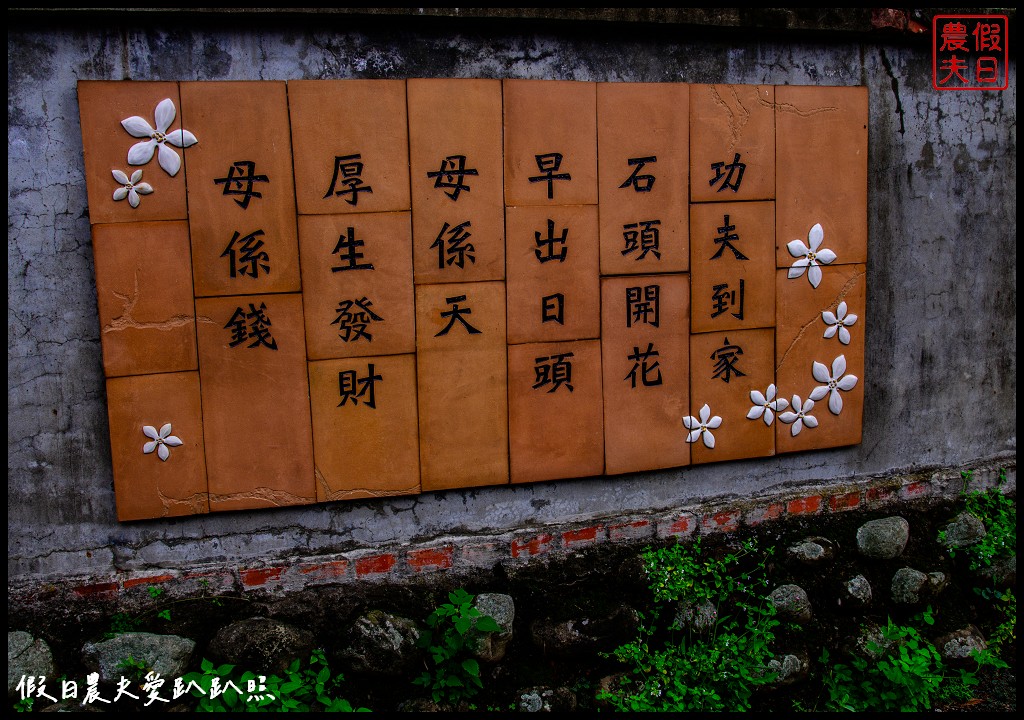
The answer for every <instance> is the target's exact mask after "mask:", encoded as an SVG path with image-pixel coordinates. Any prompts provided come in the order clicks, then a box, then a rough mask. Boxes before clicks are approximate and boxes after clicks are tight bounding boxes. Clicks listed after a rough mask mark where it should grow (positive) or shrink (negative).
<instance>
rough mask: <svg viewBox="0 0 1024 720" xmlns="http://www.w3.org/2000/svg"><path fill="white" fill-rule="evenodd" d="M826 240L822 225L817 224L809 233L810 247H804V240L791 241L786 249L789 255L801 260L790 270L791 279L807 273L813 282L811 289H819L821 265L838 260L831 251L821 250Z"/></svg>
mask: <svg viewBox="0 0 1024 720" xmlns="http://www.w3.org/2000/svg"><path fill="white" fill-rule="evenodd" d="M824 238H825V231H824V230H822V229H821V224H820V223H815V224H814V227H812V228H811V231H810V232H809V233H807V241H808V242H809V243H810V244H811V246H810V247H807V246H806V245H804V242H803V240H791V241H790V243H789V244H788V245H786V248H787V249H788V250H789V254H790V255H792V256H793V257H795V258H799V260H797V261H796V262H795V263H793V266H792V267H791V268H790V269H789V279H790V280H792V279H793V278H798V277H800V276H801V275H803V274H804V270H806V271H807V279H808V280H810V281H811V287H814V288H816V287H818V283H820V282H821V268H820V267H819V263H820V264H821V265H828V264H829V263H830V262H832V261H833V260H835V259H836V254H835V253H834V252H832V251H831V250H829V249H827V248H826V249H824V250H819V249H818V248H820V247H821V241H822V240H823V239H824Z"/></svg>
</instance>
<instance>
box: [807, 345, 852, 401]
mask: <svg viewBox="0 0 1024 720" xmlns="http://www.w3.org/2000/svg"><path fill="white" fill-rule="evenodd" d="M845 372H846V356H845V355H840V356H839V357H837V358H836V359H835V360H833V361H832V374H831V375H829V374H828V368H827V367H825V366H824V365H823V364H822V363H820V362H817V361H815V363H814V366H813V369H812V370H811V374H813V375H814V379H815V380H817V381H818V382H820V383H825V384H824V385H819V386H818V387H816V388H814V389H813V390H811V400H821V399H822V398H823V397H825V396H826V395H828V396H829V397H828V409H829V410H831V411H832V414H833V415H838V414H839V413H841V412H842V411H843V396H842V395H840V394H839V391H840V390H843V391H848V390H853V388H854V386H855V385H856V384H857V376H856V375H844V374H843V373H845Z"/></svg>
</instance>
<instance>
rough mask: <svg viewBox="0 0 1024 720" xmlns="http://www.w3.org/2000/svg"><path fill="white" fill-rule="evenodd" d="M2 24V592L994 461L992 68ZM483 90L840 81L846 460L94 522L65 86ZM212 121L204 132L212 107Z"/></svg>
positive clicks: (85, 270)
mask: <svg viewBox="0 0 1024 720" xmlns="http://www.w3.org/2000/svg"><path fill="white" fill-rule="evenodd" d="M47 20H48V21H49V22H47V23H46V24H45V26H44V25H42V24H38V23H37V24H35V25H33V24H29V23H25V24H17V23H16V24H15V27H14V28H13V29H11V30H9V31H8V421H9V424H8V500H9V510H8V545H9V550H8V568H9V574H10V578H11V580H16V579H23V580H29V579H32V578H35V579H46V578H56V577H60V576H76V577H77V576H87V575H91V574H107V573H110V572H112V571H114V570H135V569H144V568H152V567H168V568H185V567H190V566H192V565H196V564H201V563H220V562H226V563H233V562H250V563H251V562H255V561H260V560H270V559H273V558H281V557H288V556H295V555H315V554H317V553H321V552H337V551H344V550H348V549H354V548H358V547H374V546H379V545H388V544H405V543H416V542H420V541H425V540H429V539H431V538H434V537H439V536H448V535H461V534H470V535H471V534H485V533H503V532H508V531H510V530H514V529H516V528H521V527H528V526H541V525H544V524H547V523H557V522H565V521H573V520H580V521H583V520H587V519H590V518H597V517H601V516H603V515H611V514H617V515H623V514H627V513H631V512H636V513H643V512H645V511H649V510H660V509H667V508H673V507H677V506H680V505H684V504H686V503H694V502H699V501H700V500H702V499H705V498H709V499H710V498H715V497H722V496H723V495H725V496H728V497H733V498H743V497H747V496H751V495H764V494H771V493H773V492H783V491H787V490H791V489H793V488H799V487H800V486H801V485H811V484H821V483H829V482H835V483H842V482H849V481H852V480H856V479H863V478H869V477H873V476H875V477H877V476H886V475H890V474H899V473H904V472H912V471H914V470H916V469H922V468H957V467H970V466H979V467H980V466H984V465H990V466H991V465H995V464H1001V465H1008V466H1010V467H1013V468H1015V462H1016V460H1015V459H1016V418H1015V411H1016V399H1015V397H1016V199H1015V193H1016V64H1015V62H1013V61H1012V60H1011V64H1010V88H1009V89H1008V90H1007V91H1005V92H937V91H934V90H933V89H932V87H931V76H930V59H931V55H930V46H929V44H928V40H927V39H926V38H924V39H922V38H917V39H916V41H914V42H911V41H909V40H904V39H900V40H896V41H892V42H889V41H886V42H882V41H880V39H879V38H878V37H871V36H868V35H858V34H850V35H848V36H845V37H840V38H836V39H833V40H830V41H829V42H827V43H826V42H821V41H818V40H817V38H816V36H815V35H814V34H813V33H805V34H803V35H792V34H790V35H788V36H786V37H785V38H784V39H782V40H780V39H775V36H773V35H771V34H768V33H763V34H761V35H758V34H757V33H756V32H754V33H751V32H747V33H738V34H736V35H735V36H733V35H730V34H728V33H722V32H718V33H706V32H702V31H700V30H697V31H694V30H692V29H690V30H687V29H686V28H684V27H675V26H670V27H667V28H666V27H650V26H628V25H627V26H621V25H617V26H609V25H607V24H605V25H600V26H597V25H592V24H575V25H564V24H563V25H551V24H544V23H542V22H541V23H535V24H531V23H503V24H502V26H501V27H499V26H498V25H495V24H486V23H477V22H473V21H470V20H466V21H463V20H453V19H448V20H445V21H440V22H439V21H431V22H421V23H417V21H416V20H414V19H413V20H409V19H405V20H402V19H396V18H390V19H388V20H387V21H386V22H373V21H370V20H368V19H365V18H363V19H360V18H357V17H353V16H344V17H334V18H326V17H317V18H306V19H302V18H294V17H293V18H287V19H285V18H275V17H265V18H263V19H262V20H250V19H243V18H238V19H237V22H231V23H228V22H225V21H220V22H207V23H204V24H202V25H197V24H196V23H197V21H196V20H195V19H194V18H192V19H190V18H189V17H188V16H184V17H183V16H178V17H174V18H167V17H163V18H162V19H160V20H159V21H156V20H150V19H149V18H145V17H141V16H139V15H137V14H127V15H126V16H125V17H124V19H123V20H120V21H118V22H121V23H124V24H118V25H104V24H102V23H98V22H93V23H90V22H84V21H80V22H63V23H62V22H59V21H58V22H54V18H47ZM357 77H358V78H407V77H488V78H490V77H494V78H505V77H508V78H536V79H561V80H589V81H641V82H654V81H659V82H691V83H747V84H780V85H781V84H820V85H830V84H832V85H858V84H863V85H866V86H867V87H868V89H869V106H870V126H869V189H868V195H869V209H868V211H869V220H868V225H869V241H868V245H869V266H868V275H869V277H868V300H867V317H866V333H867V355H866V372H865V375H866V377H865V378H864V381H865V383H866V385H865V416H864V438H863V442H862V444H861V445H859V446H855V447H849V448H841V449H836V450H828V451H819V452H811V453H800V454H795V455H788V456H780V457H776V458H769V459H758V460H751V461H742V462H730V463H724V464H712V465H705V466H699V467H691V468H684V469H680V470H668V471H663V472H653V473H643V474H636V475H631V476H623V477H614V478H598V479H589V480H580V481H565V482H555V483H543V484H539V485H533V486H519V487H502V488H483V489H474V490H467V491H452V492H444V493H427V494H424V495H421V496H418V497H407V498H393V499H380V500H358V501H350V502H338V503H329V504H321V505H314V506H308V507H299V508H290V509H281V510H264V511H258V512H233V513H224V514H220V515H217V514H214V515H204V516H194V517H188V518H179V519H174V520H169V521H148V522H138V523H130V524H119V523H118V522H117V520H116V516H115V510H114V494H113V481H112V476H111V467H110V451H109V437H108V429H107V413H106V399H105V392H104V380H103V371H102V365H101V352H100V339H99V338H100V327H99V320H98V316H97V308H96V294H95V285H94V280H93V271H94V268H93V256H92V248H91V241H90V230H89V217H88V208H87V203H86V191H85V184H84V181H83V171H82V166H83V161H82V140H81V130H80V127H79V120H78V105H77V94H76V82H77V81H78V80H80V79H91V80H121V79H138V80H260V79H262V80H290V79H323V78H357ZM225 121H228V122H229V121H230V118H229V117H226V118H225Z"/></svg>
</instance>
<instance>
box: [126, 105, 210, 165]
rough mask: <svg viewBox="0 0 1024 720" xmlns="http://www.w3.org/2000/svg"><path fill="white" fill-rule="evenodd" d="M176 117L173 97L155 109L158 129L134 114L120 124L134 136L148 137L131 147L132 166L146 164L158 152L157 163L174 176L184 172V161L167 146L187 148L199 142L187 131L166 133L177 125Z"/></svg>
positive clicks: (130, 163) (129, 158)
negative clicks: (182, 168) (181, 170)
mask: <svg viewBox="0 0 1024 720" xmlns="http://www.w3.org/2000/svg"><path fill="white" fill-rule="evenodd" d="M175 114H176V111H175V109H174V103H173V102H171V99H170V98H165V99H163V100H161V101H160V104H159V105H157V106H156V130H154V129H153V127H152V126H151V125H150V124H149V123H148V122H146V120H144V119H143V118H141V117H139V116H138V115H132V116H131V117H130V118H125V119H124V120H122V121H121V125H122V126H123V127H124V129H125V130H127V131H128V134H129V135H131V136H132V137H137V138H149V139H148V140H143V141H142V142H138V143H135V144H134V145H132V147H131V149H130V150H129V151H128V164H129V165H145V164H146V163H148V162H149V161H150V160H152V159H153V153H154V152H158V156H157V161H158V162H159V163H160V167H162V168H163V169H164V170H166V171H167V174H168V175H170V176H172V177H173V176H175V175H177V174H178V170H179V169H181V158H180V157H178V153H176V152H174V151H173V150H172V149H171V148H169V147H168V146H167V144H168V143H170V144H171V145H174V146H175V147H180V148H187V147H191V146H192V145H195V144H196V143H197V142H199V140H197V139H196V136H195V135H193V134H192V133H190V132H189V131H188V130H175V131H174V132H170V133H169V132H167V128H169V127H170V126H171V123H173V122H174V116H175Z"/></svg>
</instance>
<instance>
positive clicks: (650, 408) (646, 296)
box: [601, 275, 690, 475]
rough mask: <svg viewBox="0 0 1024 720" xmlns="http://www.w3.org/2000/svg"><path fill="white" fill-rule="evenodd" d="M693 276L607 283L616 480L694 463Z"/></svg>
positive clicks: (610, 463)
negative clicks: (686, 430)
mask: <svg viewBox="0 0 1024 720" xmlns="http://www.w3.org/2000/svg"><path fill="white" fill-rule="evenodd" d="M689 303H690V289H689V282H688V278H687V276H686V275H632V276H629V277H615V278H603V279H602V280H601V356H602V360H601V366H602V367H603V369H604V425H605V430H604V434H605V466H606V472H607V473H608V474H609V475H615V474H618V473H626V472H642V471H645V470H655V469H658V468H668V467H678V466H681V465H689V464H690V446H689V444H687V443H686V442H685V437H686V436H685V434H683V427H682V425H681V421H682V418H683V417H684V416H685V415H688V414H689V408H690V404H689V394H690V369H689V368H690V363H689V358H690V335H689V326H690V313H689Z"/></svg>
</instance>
